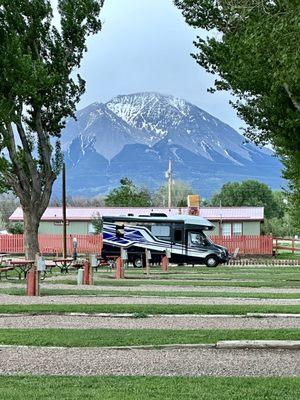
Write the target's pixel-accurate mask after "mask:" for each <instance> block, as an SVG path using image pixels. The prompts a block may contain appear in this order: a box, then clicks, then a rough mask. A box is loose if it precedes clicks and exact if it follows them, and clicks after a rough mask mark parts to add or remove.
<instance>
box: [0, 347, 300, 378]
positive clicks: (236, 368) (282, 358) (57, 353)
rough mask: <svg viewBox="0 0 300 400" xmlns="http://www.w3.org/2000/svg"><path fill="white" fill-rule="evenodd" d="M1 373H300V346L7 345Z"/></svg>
mask: <svg viewBox="0 0 300 400" xmlns="http://www.w3.org/2000/svg"><path fill="white" fill-rule="evenodd" d="M0 374H1V375H14V374H33V375H156V376H157V375H159V376H176V375H177V376H202V375H208V376H300V352H299V351H289V350H216V349H164V350H136V349H135V350H113V349H99V348H70V349H66V348H43V347H41V348H2V349H1V350H0Z"/></svg>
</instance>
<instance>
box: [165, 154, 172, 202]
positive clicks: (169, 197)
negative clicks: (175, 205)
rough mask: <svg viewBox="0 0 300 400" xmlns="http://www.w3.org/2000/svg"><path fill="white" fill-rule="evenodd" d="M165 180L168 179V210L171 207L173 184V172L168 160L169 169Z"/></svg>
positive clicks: (170, 162)
mask: <svg viewBox="0 0 300 400" xmlns="http://www.w3.org/2000/svg"><path fill="white" fill-rule="evenodd" d="M166 178H167V179H168V208H171V207H172V184H173V171H172V161H171V160H169V169H168V171H167V172H166Z"/></svg>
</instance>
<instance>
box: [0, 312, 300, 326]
mask: <svg viewBox="0 0 300 400" xmlns="http://www.w3.org/2000/svg"><path fill="white" fill-rule="evenodd" d="M0 328H15V329H21V328H25V329H39V328H48V329H50V328H57V329H97V328H111V329H284V328H285V329H287V328H298V329H300V318H280V317H279V318H272V317H269V318H234V317H211V316H210V317H209V318H205V317H199V316H187V315H185V316H172V317H165V316H155V317H149V318H139V319H136V318H124V317H122V318H116V317H114V318H111V317H100V316H94V315H92V314H91V315H90V316H71V315H22V316H15V315H13V314H11V315H9V316H6V315H4V314H2V315H1V316H0Z"/></svg>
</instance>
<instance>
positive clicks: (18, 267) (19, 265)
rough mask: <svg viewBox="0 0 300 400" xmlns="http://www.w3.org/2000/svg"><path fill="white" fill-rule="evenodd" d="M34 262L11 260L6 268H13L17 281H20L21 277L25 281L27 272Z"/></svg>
mask: <svg viewBox="0 0 300 400" xmlns="http://www.w3.org/2000/svg"><path fill="white" fill-rule="evenodd" d="M34 263H35V261H34V260H11V261H9V264H8V267H13V269H14V270H15V271H16V272H17V273H18V275H19V279H20V280H21V279H22V275H24V279H26V276H27V273H28V271H29V270H30V269H31V268H32V266H33V265H34Z"/></svg>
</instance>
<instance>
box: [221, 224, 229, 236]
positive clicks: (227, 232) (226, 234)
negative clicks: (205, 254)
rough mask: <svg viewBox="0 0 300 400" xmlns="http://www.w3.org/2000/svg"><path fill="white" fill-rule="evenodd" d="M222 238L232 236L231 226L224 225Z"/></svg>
mask: <svg viewBox="0 0 300 400" xmlns="http://www.w3.org/2000/svg"><path fill="white" fill-rule="evenodd" d="M222 236H231V224H226V223H225V224H222Z"/></svg>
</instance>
